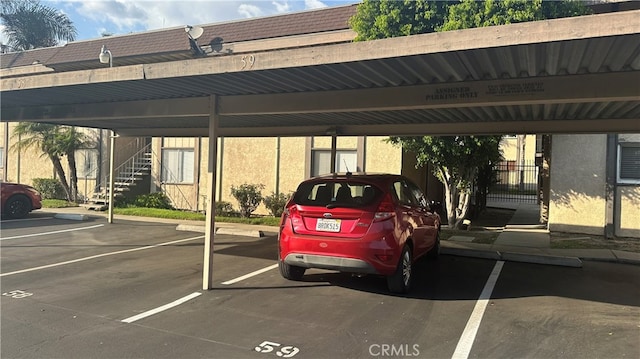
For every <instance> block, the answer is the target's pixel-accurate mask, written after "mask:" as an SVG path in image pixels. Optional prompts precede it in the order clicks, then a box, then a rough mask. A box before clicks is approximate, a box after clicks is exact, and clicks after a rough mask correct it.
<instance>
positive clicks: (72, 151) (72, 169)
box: [56, 126, 93, 202]
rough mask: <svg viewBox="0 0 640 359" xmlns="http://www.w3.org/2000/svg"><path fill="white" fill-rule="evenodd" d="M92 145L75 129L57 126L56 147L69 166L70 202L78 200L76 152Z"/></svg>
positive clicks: (89, 140)
mask: <svg viewBox="0 0 640 359" xmlns="http://www.w3.org/2000/svg"><path fill="white" fill-rule="evenodd" d="M92 144H93V141H91V139H90V138H89V137H88V136H87V135H85V134H84V133H82V132H79V131H78V130H76V128H75V127H69V126H58V134H57V136H56V146H57V147H58V149H59V150H60V152H61V153H64V155H65V156H66V157H67V163H68V164H69V189H70V193H71V201H74V202H75V201H77V199H78V170H77V167H76V150H78V149H80V148H87V147H90V146H91V145H92Z"/></svg>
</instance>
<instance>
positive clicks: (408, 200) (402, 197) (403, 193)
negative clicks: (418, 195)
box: [393, 181, 417, 206]
mask: <svg viewBox="0 0 640 359" xmlns="http://www.w3.org/2000/svg"><path fill="white" fill-rule="evenodd" d="M393 190H394V192H395V194H396V197H397V198H398V202H400V204H404V205H407V206H414V205H416V204H417V203H416V199H415V198H414V197H413V194H412V193H411V190H410V189H409V187H408V186H407V184H406V183H405V182H404V181H398V182H394V183H393Z"/></svg>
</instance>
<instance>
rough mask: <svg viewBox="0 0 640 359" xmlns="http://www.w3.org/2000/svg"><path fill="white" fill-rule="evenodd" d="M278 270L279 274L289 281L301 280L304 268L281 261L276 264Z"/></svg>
mask: <svg viewBox="0 0 640 359" xmlns="http://www.w3.org/2000/svg"><path fill="white" fill-rule="evenodd" d="M278 268H279V269H280V274H281V275H282V276H283V277H284V278H286V279H290V280H301V279H302V277H303V276H304V271H305V270H306V268H302V267H297V266H292V265H290V264H287V263H285V262H284V261H283V260H280V261H279V262H278Z"/></svg>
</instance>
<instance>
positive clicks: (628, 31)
mask: <svg viewBox="0 0 640 359" xmlns="http://www.w3.org/2000/svg"><path fill="white" fill-rule="evenodd" d="M638 18H640V10H634V11H627V12H621V13H610V14H600V15H591V16H583V17H575V18H565V19H556V20H547V21H537V22H529V23H521V24H512V25H505V26H494V27H488V28H478V29H468V30H460V31H451V32H445V33H433V34H424V35H415V36H410V37H402V38H392V39H384V40H376V41H369V42H359V43H339V44H328V45H314V46H302V47H293V48H287V49H276V50H266V51H252V52H247V53H236V52H234V53H232V54H226V55H217V56H208V57H205V58H195V59H187V60H178V61H170V62H158V63H149V64H138V65H128V66H118V67H114V68H102V69H88V70H78V71H69V72H54V73H46V74H37V75H25V76H18V77H13V78H2V80H1V85H2V104H1V109H2V121H43V122H51V123H64V124H71V125H78V126H86V127H96V128H107V129H113V130H115V131H116V132H118V133H120V134H122V135H140V136H142V135H148V136H191V135H198V136H199V135H202V136H206V135H207V134H208V126H209V118H210V112H211V111H210V108H212V106H213V104H214V103H216V102H214V101H212V100H210V97H211V96H212V95H215V96H217V109H218V113H219V135H221V136H276V135H285V136H286V135H312V134H315V135H318V134H326V133H336V132H337V133H339V134H343V135H410V134H416V133H433V134H451V133H516V132H517V133H522V132H538V133H543V132H547V133H552V132H573V133H577V132H638V131H640V125H639V119H640V71H639V70H640V22H639V21H638V20H637V19H638ZM95 61H96V62H97V59H96V60H95Z"/></svg>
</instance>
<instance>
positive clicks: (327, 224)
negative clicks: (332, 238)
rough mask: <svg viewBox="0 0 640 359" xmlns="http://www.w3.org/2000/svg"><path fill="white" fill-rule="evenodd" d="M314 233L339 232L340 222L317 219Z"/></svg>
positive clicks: (337, 220)
mask: <svg viewBox="0 0 640 359" xmlns="http://www.w3.org/2000/svg"><path fill="white" fill-rule="evenodd" d="M316 231H321V232H340V220H339V219H325V218H318V222H316Z"/></svg>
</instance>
